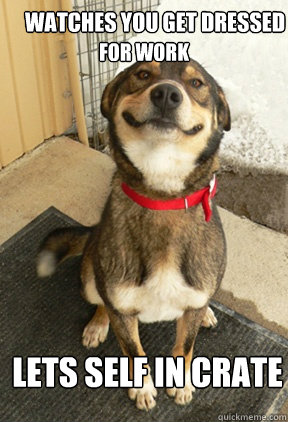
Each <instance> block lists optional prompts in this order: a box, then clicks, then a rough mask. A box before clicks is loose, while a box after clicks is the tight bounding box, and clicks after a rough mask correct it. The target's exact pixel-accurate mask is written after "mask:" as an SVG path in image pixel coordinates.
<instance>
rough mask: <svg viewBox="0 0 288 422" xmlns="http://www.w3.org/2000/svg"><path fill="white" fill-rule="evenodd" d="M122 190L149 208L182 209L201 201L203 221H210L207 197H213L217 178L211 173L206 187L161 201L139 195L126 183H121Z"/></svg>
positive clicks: (210, 213) (210, 211)
mask: <svg viewBox="0 0 288 422" xmlns="http://www.w3.org/2000/svg"><path fill="white" fill-rule="evenodd" d="M121 187H122V190H123V192H124V193H125V194H126V195H127V196H129V198H131V199H132V200H133V201H134V202H136V203H137V204H138V205H140V206H141V207H143V208H149V209H150V210H161V211H164V210H182V209H188V208H190V207H193V206H194V205H198V204H200V202H202V207H203V210H204V214H205V221H207V222H208V221H210V219H211V216H212V210H211V208H210V204H209V199H210V198H213V197H214V196H215V193H216V189H217V180H216V177H215V175H213V178H212V180H211V181H210V184H209V186H207V187H206V188H203V189H200V190H197V191H196V192H194V193H192V194H191V195H188V196H185V197H183V198H175V199H168V200H166V201H162V200H160V199H151V198H147V196H143V195H140V194H139V193H137V192H135V190H133V189H132V188H130V187H129V186H128V185H126V183H124V182H123V183H122V185H121Z"/></svg>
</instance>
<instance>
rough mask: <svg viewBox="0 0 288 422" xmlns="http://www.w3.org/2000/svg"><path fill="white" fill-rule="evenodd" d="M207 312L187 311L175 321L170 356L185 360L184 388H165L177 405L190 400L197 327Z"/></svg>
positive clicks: (192, 388) (198, 310) (205, 308)
mask: <svg viewBox="0 0 288 422" xmlns="http://www.w3.org/2000/svg"><path fill="white" fill-rule="evenodd" d="M206 311H207V306H205V307H203V308H201V309H189V310H187V311H185V312H184V314H183V315H182V317H181V318H179V319H178V320H177V334H176V342H175V346H174V348H173V352H172V355H173V356H174V357H177V356H184V358H185V386H184V388H176V387H174V388H167V390H166V391H167V394H168V395H169V396H171V397H175V402H176V403H177V404H182V405H183V404H187V403H189V402H190V401H191V400H192V393H193V391H194V390H195V388H194V387H193V385H192V382H191V361H192V355H193V348H194V343H195V339H196V336H197V334H198V330H199V327H200V325H201V323H202V321H203V318H204V315H205V313H206Z"/></svg>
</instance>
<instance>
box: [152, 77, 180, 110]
mask: <svg viewBox="0 0 288 422" xmlns="http://www.w3.org/2000/svg"><path fill="white" fill-rule="evenodd" d="M150 95H151V101H152V103H153V104H154V105H155V106H156V107H157V108H160V110H161V111H162V112H163V111H165V110H172V109H174V108H176V107H178V106H179V105H180V104H181V102H182V99H183V96H182V94H181V92H180V91H179V89H178V88H177V87H176V86H174V85H171V84H160V85H157V86H156V87H155V88H154V89H152V91H151V94H150Z"/></svg>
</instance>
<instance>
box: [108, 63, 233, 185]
mask: <svg viewBox="0 0 288 422" xmlns="http://www.w3.org/2000/svg"><path fill="white" fill-rule="evenodd" d="M101 110H102V114H103V115H104V116H105V117H106V118H107V119H108V120H109V122H110V127H111V128H112V129H113V134H114V136H116V137H117V142H119V143H120V145H121V148H122V150H123V151H124V153H125V154H126V155H127V156H128V158H129V159H130V161H131V162H132V163H133V165H134V166H135V167H136V168H138V169H139V171H141V172H142V174H143V175H144V178H145V177H146V179H147V180H148V181H149V180H150V179H151V177H150V176H151V174H150V176H149V173H151V172H152V173H153V172H154V173H155V172H156V173H157V168H158V169H159V171H158V173H159V174H160V173H161V172H162V173H161V174H162V179H163V177H166V176H167V175H169V177H171V172H172V173H173V174H175V177H178V182H177V183H176V184H174V187H173V186H172V187H171V188H170V189H169V188H168V189H166V190H170V191H175V190H179V189H180V187H181V186H180V185H181V183H182V185H183V183H184V179H185V177H186V176H187V175H188V174H189V171H190V172H191V171H192V170H193V168H195V166H197V165H198V164H199V163H201V162H203V161H205V160H206V159H207V158H209V156H211V155H212V154H214V153H215V152H216V150H217V149H218V147H219V143H220V140H221V137H222V134H223V131H225V130H226V131H228V130H230V111H229V107H228V104H227V101H226V99H225V96H224V93H223V91H222V89H221V88H220V86H219V85H218V84H217V83H216V81H215V80H214V79H213V78H212V77H211V76H210V75H209V74H208V73H207V72H206V70H205V69H204V68H203V67H202V66H201V65H200V64H198V63H197V62H196V61H194V60H191V61H190V62H188V63H187V62H176V63H167V62H163V63H156V62H151V63H146V62H142V63H136V64H134V65H132V66H130V67H129V68H127V69H126V70H125V71H123V72H121V73H120V74H119V75H118V76H116V78H115V79H114V80H113V81H112V82H110V83H109V84H108V85H107V87H106V89H105V91H104V93H103V97H102V104H101ZM160 161H161V163H160ZM155 177H156V179H157V175H156V176H155ZM155 177H154V179H153V180H154V181H153V182H151V180H152V179H151V180H150V182H151V183H150V185H151V186H152V185H155V181H156V179H155ZM179 178H180V179H181V183H180V184H179V180H180V179H179ZM159 180H160V179H159ZM156 185H157V181H156ZM158 185H159V183H158ZM172 185H173V183H172ZM176 185H177V186H178V187H176ZM154 187H155V186H154ZM158 188H159V186H158ZM164 190H165V188H164Z"/></svg>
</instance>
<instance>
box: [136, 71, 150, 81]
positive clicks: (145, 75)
mask: <svg viewBox="0 0 288 422" xmlns="http://www.w3.org/2000/svg"><path fill="white" fill-rule="evenodd" d="M136 76H137V78H138V79H141V81H144V80H146V81H147V80H148V79H149V78H150V73H149V72H148V71H147V70H140V72H138V73H136Z"/></svg>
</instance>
